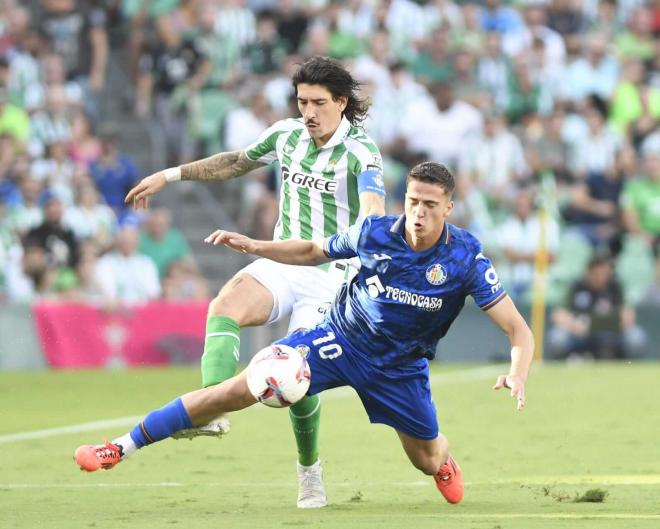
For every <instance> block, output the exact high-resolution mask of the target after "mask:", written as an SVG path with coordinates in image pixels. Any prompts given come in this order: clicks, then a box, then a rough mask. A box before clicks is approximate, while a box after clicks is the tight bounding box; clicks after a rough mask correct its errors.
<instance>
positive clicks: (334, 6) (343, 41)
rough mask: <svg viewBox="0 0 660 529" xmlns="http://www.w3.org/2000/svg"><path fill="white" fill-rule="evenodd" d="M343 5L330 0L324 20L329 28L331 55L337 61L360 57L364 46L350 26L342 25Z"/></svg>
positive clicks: (336, 0) (329, 49)
mask: <svg viewBox="0 0 660 529" xmlns="http://www.w3.org/2000/svg"><path fill="white" fill-rule="evenodd" d="M342 4H343V2H341V1H339V0H330V2H329V3H328V5H327V6H326V8H325V13H324V16H323V19H324V23H325V25H326V26H327V28H328V51H329V55H330V56H331V57H335V58H337V59H349V58H353V57H356V56H358V55H360V54H361V53H362V51H363V45H362V40H361V39H360V38H359V37H358V36H357V35H356V34H355V33H353V28H352V27H351V26H350V25H349V24H344V25H342V24H341V20H340V18H341V15H342Z"/></svg>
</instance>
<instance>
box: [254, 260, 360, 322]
mask: <svg viewBox="0 0 660 529" xmlns="http://www.w3.org/2000/svg"><path fill="white" fill-rule="evenodd" d="M325 266H326V268H328V270H327V271H326V270H323V269H322V268H321V267H317V266H297V265H288V264H282V263H276V262H275V261H271V260H270V259H257V260H256V261H254V262H253V263H250V264H249V265H247V266H246V267H245V268H243V269H242V270H241V272H245V273H246V274H250V275H251V276H252V277H254V278H255V279H256V280H257V281H259V283H261V284H262V285H263V286H265V287H266V288H267V289H268V290H269V291H270V293H271V294H272V295H273V310H272V312H271V313H270V317H269V318H268V322H267V323H273V322H276V321H278V320H280V319H282V318H284V317H286V316H288V315H289V314H291V319H290V320H289V328H288V332H292V331H295V330H296V329H311V328H312V327H314V326H315V325H316V324H317V323H319V322H320V321H321V320H322V319H323V316H324V314H325V311H326V310H327V309H328V308H329V307H330V304H331V303H332V300H333V299H334V298H335V295H336V294H337V291H338V290H339V287H340V286H341V285H342V283H343V282H344V281H345V280H346V279H347V278H348V274H349V271H350V270H351V267H349V266H348V263H346V262H345V261H333V262H331V263H328V265H325Z"/></svg>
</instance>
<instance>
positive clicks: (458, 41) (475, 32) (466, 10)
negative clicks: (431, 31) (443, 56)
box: [451, 3, 494, 54]
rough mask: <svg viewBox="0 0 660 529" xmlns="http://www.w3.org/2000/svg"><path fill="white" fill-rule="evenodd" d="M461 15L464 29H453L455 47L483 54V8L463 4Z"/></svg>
mask: <svg viewBox="0 0 660 529" xmlns="http://www.w3.org/2000/svg"><path fill="white" fill-rule="evenodd" d="M461 14H462V16H463V27H460V28H459V27H454V28H453V29H452V34H451V40H452V43H453V45H454V47H456V48H461V49H464V50H469V51H471V52H472V53H476V54H481V52H482V51H483V48H484V31H483V30H482V29H481V21H480V16H481V8H480V7H479V6H478V5H477V4H472V3H468V4H463V5H462V6H461ZM493 32H494V31H493Z"/></svg>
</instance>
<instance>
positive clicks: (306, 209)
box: [298, 141, 321, 240]
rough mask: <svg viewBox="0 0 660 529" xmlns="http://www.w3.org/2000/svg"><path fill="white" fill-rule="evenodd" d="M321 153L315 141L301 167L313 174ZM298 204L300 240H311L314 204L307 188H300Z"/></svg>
mask: <svg viewBox="0 0 660 529" xmlns="http://www.w3.org/2000/svg"><path fill="white" fill-rule="evenodd" d="M320 152H321V151H320V150H319V149H317V148H316V145H314V142H313V141H310V142H309V147H308V148H307V153H306V154H305V157H304V158H303V159H302V160H301V161H300V167H301V168H302V170H303V171H305V172H306V173H311V171H312V165H314V162H316V159H317V158H318V157H319V153H320ZM298 202H299V204H300V211H299V213H298V218H299V220H300V238H301V239H305V240H310V239H311V238H312V202H311V200H310V194H309V189H307V188H306V187H299V188H298Z"/></svg>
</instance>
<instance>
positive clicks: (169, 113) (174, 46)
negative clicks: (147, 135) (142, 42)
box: [136, 21, 211, 165]
mask: <svg viewBox="0 0 660 529" xmlns="http://www.w3.org/2000/svg"><path fill="white" fill-rule="evenodd" d="M158 29H159V31H158V38H157V39H156V40H155V42H152V43H151V45H150V46H149V47H147V49H145V50H144V53H143V54H142V56H141V57H140V62H139V75H138V83H137V99H136V113H137V115H138V116H141V117H146V116H147V115H148V114H149V113H150V112H151V110H152V105H153V111H154V115H155V117H156V120H157V121H158V124H159V126H160V127H162V130H163V133H164V134H165V139H166V141H167V145H166V147H167V155H168V161H167V164H168V165H179V164H180V163H182V162H186V161H188V160H191V159H192V158H193V154H194V143H193V141H192V138H191V137H190V134H188V130H187V126H188V112H189V109H188V104H190V103H191V102H192V101H193V100H194V97H195V96H196V95H197V93H198V91H199V90H200V89H201V88H202V87H203V86H204V84H206V81H207V79H208V76H209V75H210V73H211V62H210V61H209V58H208V57H207V56H206V54H205V49H204V46H203V42H202V41H198V40H197V39H193V38H184V36H183V35H182V34H180V33H179V32H178V31H177V29H176V27H175V26H174V24H173V23H172V22H171V21H163V22H162V23H161V24H159V28H158Z"/></svg>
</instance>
